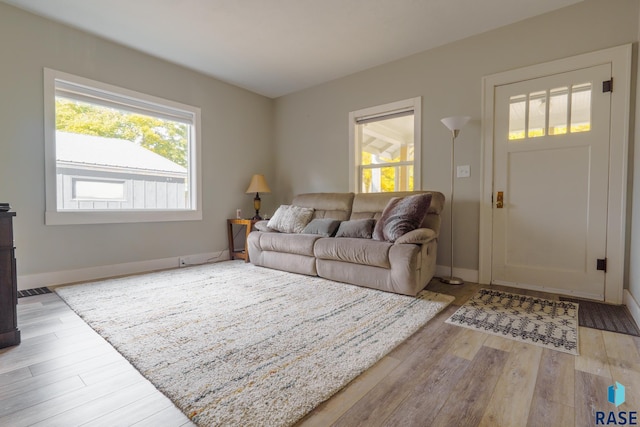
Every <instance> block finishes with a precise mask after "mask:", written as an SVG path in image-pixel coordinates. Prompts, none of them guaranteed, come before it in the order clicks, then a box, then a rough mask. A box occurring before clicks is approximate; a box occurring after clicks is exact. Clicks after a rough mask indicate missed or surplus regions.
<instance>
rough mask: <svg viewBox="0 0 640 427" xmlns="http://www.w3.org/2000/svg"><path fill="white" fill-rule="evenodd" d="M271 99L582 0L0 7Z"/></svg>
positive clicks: (202, 0) (94, 2) (110, 0)
mask: <svg viewBox="0 0 640 427" xmlns="http://www.w3.org/2000/svg"><path fill="white" fill-rule="evenodd" d="M0 1H3V2H5V3H8V4H11V5H14V6H17V7H19V8H22V9H25V10H28V11H30V12H33V13H35V14H38V15H41V16H44V17H47V18H50V19H53V20H56V21H59V22H63V23H65V24H68V25H70V26H73V27H76V28H79V29H82V30H84V31H87V32H89V33H93V34H97V35H99V36H101V37H104V38H106V39H109V40H113V41H116V42H118V43H121V44H123V45H126V46H129V47H132V48H134V49H138V50H140V51H143V52H147V53H149V54H151V55H154V56H157V57H159V58H163V59H165V60H168V61H171V62H174V63H177V64H180V65H183V66H185V67H188V68H191V69H194V70H197V71H200V72H202V73H205V74H208V75H210V76H213V77H216V78H218V79H220V80H223V81H226V82H229V83H232V84H235V85H237V86H240V87H243V88H246V89H248V90H251V91H253V92H257V93H259V94H262V95H266V96H268V97H278V96H281V95H285V94H288V93H291V92H295V91H298V90H301V89H305V88H307V87H311V86H314V85H317V84H320V83H323V82H327V81H330V80H333V79H336V78H339V77H342V76H345V75H348V74H352V73H355V72H358V71H361V70H365V69H367V68H371V67H374V66H376V65H380V64H384V63H386V62H389V61H393V60H395V59H399V58H403V57H406V56H409V55H412V54H414V53H418V52H422V51H425V50H427V49H431V48H433V47H436V46H441V45H444V44H446V43H450V42H453V41H455V40H460V39H463V38H465V37H469V36H472V35H474V34H479V33H481V32H484V31H488V30H491V29H494V28H498V27H501V26H504V25H507V24H511V23H514V22H517V21H520V20H523V19H526V18H529V17H532V16H536V15H540V14H542V13H546V12H549V11H552V10H555V9H559V8H562V7H565V6H568V5H571V4H574V3H578V2H580V1H582V0H0Z"/></svg>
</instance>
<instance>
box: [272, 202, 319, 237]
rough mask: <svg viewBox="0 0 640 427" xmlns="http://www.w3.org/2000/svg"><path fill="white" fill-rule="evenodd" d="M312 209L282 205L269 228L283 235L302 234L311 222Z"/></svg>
mask: <svg viewBox="0 0 640 427" xmlns="http://www.w3.org/2000/svg"><path fill="white" fill-rule="evenodd" d="M312 215H313V209H312V208H303V207H300V206H292V205H281V206H280V207H279V208H278V209H277V210H276V212H275V213H274V214H273V217H272V218H271V219H270V220H269V222H268V223H267V227H269V228H271V229H274V230H277V231H280V232H281V233H301V232H302V230H304V228H305V227H306V226H307V224H308V223H309V221H311V216H312Z"/></svg>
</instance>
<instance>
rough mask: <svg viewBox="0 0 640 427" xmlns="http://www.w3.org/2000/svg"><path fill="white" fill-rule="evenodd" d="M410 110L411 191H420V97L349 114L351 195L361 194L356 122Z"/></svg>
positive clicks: (359, 151) (359, 155)
mask: <svg viewBox="0 0 640 427" xmlns="http://www.w3.org/2000/svg"><path fill="white" fill-rule="evenodd" d="M410 110H412V111H413V144H414V147H413V153H414V156H413V189H414V190H421V189H422V179H421V176H422V175H421V171H422V168H421V163H422V155H421V147H422V97H421V96H418V97H415V98H409V99H404V100H402V101H396V102H390V103H388V104H383V105H377V106H374V107H368V108H363V109H360V110H356V111H351V112H350V113H349V191H351V192H353V193H361V192H362V186H361V185H360V165H361V162H362V159H361V150H360V147H358V146H357V145H358V144H357V143H356V126H357V121H358V120H362V119H364V118H375V117H378V116H379V117H384V116H386V115H389V114H394V113H400V112H403V111H410Z"/></svg>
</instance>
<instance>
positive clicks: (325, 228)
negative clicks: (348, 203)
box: [302, 218, 341, 237]
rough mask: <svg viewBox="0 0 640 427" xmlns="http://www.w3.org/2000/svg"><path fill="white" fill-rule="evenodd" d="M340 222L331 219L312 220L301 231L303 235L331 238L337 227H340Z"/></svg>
mask: <svg viewBox="0 0 640 427" xmlns="http://www.w3.org/2000/svg"><path fill="white" fill-rule="evenodd" d="M340 222H341V221H338V220H337V219H331V218H316V219H312V220H311V222H310V223H309V224H307V226H306V227H305V228H304V230H302V233H303V234H319V235H320V236H323V237H331V236H333V235H334V234H335V233H336V231H337V230H338V227H339V226H340Z"/></svg>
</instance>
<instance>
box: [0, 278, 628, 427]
mask: <svg viewBox="0 0 640 427" xmlns="http://www.w3.org/2000/svg"><path fill="white" fill-rule="evenodd" d="M479 287H480V286H479V285H476V284H465V285H463V286H449V285H444V284H441V283H440V282H438V281H436V280H434V281H432V282H431V284H430V285H429V287H428V288H429V289H431V290H434V291H438V292H442V293H447V294H451V295H454V296H456V300H455V302H454V303H453V304H452V305H451V306H449V307H448V309H447V310H445V311H444V312H442V313H440V314H439V315H438V316H437V317H436V318H435V319H433V320H432V321H430V322H429V323H428V324H427V325H425V326H424V327H423V328H422V329H420V330H419V331H418V332H417V333H416V334H414V335H413V336H412V337H410V338H409V339H408V340H406V341H405V342H404V343H403V344H401V345H400V346H398V347H397V348H396V349H395V350H393V351H392V352H391V353H389V354H388V355H387V356H386V357H384V358H383V359H381V360H380V361H379V362H378V363H377V364H376V365H374V366H373V367H372V368H370V369H369V370H368V371H366V372H365V373H364V374H362V375H361V376H360V377H358V378H356V379H355V380H354V381H353V382H352V383H351V384H349V385H348V386H347V387H345V388H344V389H343V390H342V391H340V392H339V393H338V394H336V395H335V396H334V397H333V398H331V399H330V400H328V401H327V402H325V403H323V404H322V405H320V406H319V407H318V408H316V409H315V410H314V411H312V412H311V413H310V414H308V416H307V417H305V418H304V419H303V420H301V421H300V422H299V424H298V425H300V426H349V427H352V426H360V425H362V426H544V427H554V426H574V425H575V426H579V427H582V426H592V425H596V423H595V418H594V417H595V414H596V411H605V412H607V413H608V412H609V411H615V412H617V411H638V410H640V355H639V352H640V339H639V338H636V337H632V336H629V335H621V334H616V333H610V332H602V331H598V330H594V329H587V328H580V338H579V339H580V356H572V355H569V354H566V353H560V352H557V351H551V350H546V349H542V348H540V347H537V346H533V345H528V344H521V343H518V342H515V341H511V340H507V339H504V338H500V337H496V336H492V335H487V334H484V333H480V332H475V331H471V330H469V329H464V328H460V327H457V326H452V325H449V324H446V323H444V320H445V319H446V318H448V317H449V316H450V315H451V314H452V313H453V312H454V311H455V310H456V308H457V307H458V306H459V305H461V304H463V303H464V302H465V301H466V300H467V299H468V298H469V297H471V295H473V294H474V293H475V292H476V290H477V289H478V288H479ZM501 289H505V290H511V291H516V290H513V289H508V288H501ZM516 292H520V293H526V294H535V295H539V296H543V297H547V298H551V299H555V297H554V296H550V295H547V294H540V293H534V292H530V291H522V290H520V291H516ZM19 327H20V330H21V331H22V338H23V340H22V344H21V345H19V346H17V347H13V348H9V349H3V350H0V426H11V427H18V426H31V425H37V426H64V427H69V426H76V425H85V426H92V427H93V426H109V427H113V426H129V425H135V426H154V427H156V426H161V427H165V426H166V427H171V426H185V425H193V424H192V423H191V422H190V421H189V420H188V419H187V418H186V417H185V416H184V415H183V414H182V413H181V412H180V411H179V410H178V409H177V408H176V407H175V406H174V405H173V404H172V403H171V402H170V401H169V400H168V399H167V398H166V397H164V396H163V395H162V394H161V393H160V392H158V391H157V390H156V389H155V388H154V387H153V386H152V385H151V383H149V382H148V381H147V380H146V379H144V378H143V377H142V376H141V375H140V374H139V373H138V372H137V371H136V370H135V369H134V368H133V367H132V366H131V365H130V364H129V363H128V362H127V361H126V360H125V359H124V358H122V357H121V356H120V355H119V353H117V352H116V351H115V350H114V349H113V348H111V346H110V345H109V344H107V343H106V342H105V341H104V340H103V339H102V338H101V337H100V336H99V335H98V334H96V333H95V332H93V330H91V328H89V327H88V326H87V325H86V324H85V323H84V322H83V321H82V320H81V319H80V318H79V317H78V316H77V315H76V314H75V313H74V312H72V311H71V310H70V309H69V308H68V307H67V306H66V304H65V303H64V302H63V301H62V300H60V299H59V298H58V297H57V296H56V295H55V294H47V295H37V296H31V297H26V298H21V299H20V300H19ZM614 381H619V382H620V383H622V384H623V385H625V387H626V403H624V404H622V405H621V406H620V407H618V408H617V409H616V408H615V406H613V405H612V404H610V403H609V402H608V401H607V388H608V387H609V386H610V385H611V384H613V383H614Z"/></svg>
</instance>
